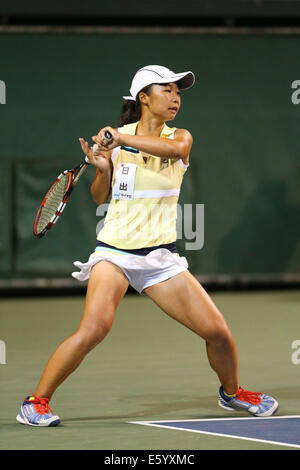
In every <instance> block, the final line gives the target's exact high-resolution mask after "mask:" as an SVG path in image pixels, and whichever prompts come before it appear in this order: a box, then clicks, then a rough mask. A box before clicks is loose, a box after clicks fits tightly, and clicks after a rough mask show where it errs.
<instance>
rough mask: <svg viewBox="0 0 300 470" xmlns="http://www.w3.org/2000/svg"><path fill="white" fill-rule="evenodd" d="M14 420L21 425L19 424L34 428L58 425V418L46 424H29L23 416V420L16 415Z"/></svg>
mask: <svg viewBox="0 0 300 470" xmlns="http://www.w3.org/2000/svg"><path fill="white" fill-rule="evenodd" d="M16 420H17V421H18V422H19V423H21V424H27V425H28V426H35V427H44V428H45V427H51V426H58V425H59V423H60V419H59V418H57V417H56V418H55V419H53V420H52V421H50V422H49V421H47V422H44V423H42V424H33V423H30V422H29V421H28V419H27V418H26V417H25V416H24V418H22V417H21V416H20V415H17V416H16Z"/></svg>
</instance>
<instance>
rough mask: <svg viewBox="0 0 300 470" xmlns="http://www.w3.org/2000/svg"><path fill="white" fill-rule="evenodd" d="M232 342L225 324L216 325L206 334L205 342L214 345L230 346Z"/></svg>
mask: <svg viewBox="0 0 300 470" xmlns="http://www.w3.org/2000/svg"><path fill="white" fill-rule="evenodd" d="M232 341H233V337H232V334H231V332H230V330H229V328H228V326H227V325H226V324H218V325H216V326H215V327H214V328H212V330H211V331H210V332H209V333H208V335H207V337H206V342H207V343H210V344H214V345H218V346H221V345H226V344H231V343H232Z"/></svg>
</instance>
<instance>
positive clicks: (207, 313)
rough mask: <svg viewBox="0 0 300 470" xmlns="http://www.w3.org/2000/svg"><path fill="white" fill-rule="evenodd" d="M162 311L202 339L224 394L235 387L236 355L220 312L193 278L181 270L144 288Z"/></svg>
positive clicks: (236, 382) (231, 338)
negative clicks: (224, 391)
mask: <svg viewBox="0 0 300 470" xmlns="http://www.w3.org/2000/svg"><path fill="white" fill-rule="evenodd" d="M144 292H145V293H146V294H147V295H148V296H149V297H150V298H151V299H152V300H153V301H154V302H155V303H156V304H157V305H158V306H159V307H160V308H161V309H162V310H163V311H164V312H165V313H167V314H168V315H169V316H171V317H172V318H174V319H175V320H177V321H179V322H180V323H182V324H183V325H185V326H187V327H188V328H190V329H191V330H192V331H194V332H195V333H197V334H198V335H199V336H201V337H202V338H203V339H204V340H205V341H206V349H207V355H208V359H209V362H210V364H211V367H212V368H213V370H214V371H215V372H216V373H217V375H218V377H219V379H220V382H221V384H222V385H223V387H224V389H225V390H226V392H227V393H228V394H233V393H235V392H236V390H237V389H238V357H237V350H236V346H235V342H234V339H233V337H232V334H231V332H230V330H229V328H228V326H227V324H226V322H225V320H224V317H223V315H222V314H221V313H220V311H219V310H218V309H217V307H216V305H215V304H214V302H213V301H212V299H211V298H210V297H209V295H208V294H207V292H206V291H205V290H204V289H203V287H202V286H201V284H200V283H199V282H198V281H197V279H196V278H195V277H194V276H193V275H192V274H191V273H190V272H189V271H183V272H182V273H179V274H177V275H175V276H173V277H172V278H170V279H167V280H166V281H163V282H160V283H158V284H155V285H153V286H150V287H148V288H146V289H145V291H144Z"/></svg>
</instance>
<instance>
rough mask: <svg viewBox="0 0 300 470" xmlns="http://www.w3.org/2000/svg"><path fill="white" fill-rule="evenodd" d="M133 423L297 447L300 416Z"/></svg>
mask: <svg viewBox="0 0 300 470" xmlns="http://www.w3.org/2000/svg"><path fill="white" fill-rule="evenodd" d="M133 424H142V425H146V426H156V427H159V428H167V429H177V430H181V431H189V432H194V433H201V434H208V435H209V434H211V435H214V436H222V437H228V438H232V439H246V440H250V441H257V442H264V443H268V444H275V445H276V444H278V445H285V446H288V447H298V448H300V416H278V417H270V418H258V419H255V418H253V417H251V418H220V419H190V420H180V421H173V420H172V421H136V422H133Z"/></svg>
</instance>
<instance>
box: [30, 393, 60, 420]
mask: <svg viewBox="0 0 300 470" xmlns="http://www.w3.org/2000/svg"><path fill="white" fill-rule="evenodd" d="M31 397H33V398H34V400H27V399H26V400H25V401H27V402H28V403H31V404H32V405H34V409H35V410H36V412H37V413H38V414H39V415H43V414H48V413H49V411H51V413H52V414H53V411H52V410H51V408H50V406H49V398H40V397H38V396H37V395H35V394H34V393H32V394H31Z"/></svg>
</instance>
